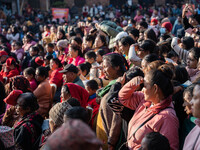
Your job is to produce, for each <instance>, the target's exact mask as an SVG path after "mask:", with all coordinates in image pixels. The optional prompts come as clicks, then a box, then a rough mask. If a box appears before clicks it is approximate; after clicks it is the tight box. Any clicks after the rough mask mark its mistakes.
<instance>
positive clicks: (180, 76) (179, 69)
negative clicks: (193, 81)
mask: <svg viewBox="0 0 200 150" xmlns="http://www.w3.org/2000/svg"><path fill="white" fill-rule="evenodd" d="M173 80H176V81H178V82H179V83H180V84H183V83H185V82H186V81H187V80H189V75H188V72H187V70H186V69H185V67H184V66H176V67H175V77H174V79H173Z"/></svg>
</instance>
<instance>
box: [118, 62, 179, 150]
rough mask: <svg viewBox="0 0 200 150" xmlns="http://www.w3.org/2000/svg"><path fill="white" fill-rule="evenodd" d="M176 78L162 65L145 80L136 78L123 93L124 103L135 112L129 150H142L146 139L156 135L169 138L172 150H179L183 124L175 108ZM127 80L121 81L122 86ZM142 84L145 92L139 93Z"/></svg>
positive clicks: (122, 101)
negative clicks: (180, 131)
mask: <svg viewBox="0 0 200 150" xmlns="http://www.w3.org/2000/svg"><path fill="white" fill-rule="evenodd" d="M172 77H173V72H172V70H171V69H170V67H169V66H168V65H162V66H160V67H159V68H158V69H153V70H150V71H149V72H147V73H146V74H145V78H144V79H143V78H142V77H136V78H133V79H132V80H131V81H129V82H128V83H127V84H125V85H124V86H123V87H122V89H121V90H120V92H119V100H120V102H121V103H122V104H123V105H124V106H126V107H128V108H130V109H132V110H135V113H134V115H133V117H132V119H131V120H130V122H129V125H128V137H127V142H128V148H129V149H132V150H136V149H138V148H139V147H140V146H141V141H142V139H143V137H144V136H145V135H146V134H147V133H150V132H152V131H153V132H160V133H161V134H162V135H164V136H166V137H167V139H168V140H169V143H170V148H171V149H172V150H177V149H178V146H179V141H178V139H179V138H178V128H179V122H178V119H177V117H176V113H175V110H174V108H173V104H172V97H171V95H172V94H173V85H172V82H171V79H172ZM124 80H125V79H122V80H121V84H122V85H123V84H124ZM142 83H144V88H143V90H142V92H137V91H136V90H137V89H138V87H139V86H140V84H142ZM169 122H170V123H169Z"/></svg>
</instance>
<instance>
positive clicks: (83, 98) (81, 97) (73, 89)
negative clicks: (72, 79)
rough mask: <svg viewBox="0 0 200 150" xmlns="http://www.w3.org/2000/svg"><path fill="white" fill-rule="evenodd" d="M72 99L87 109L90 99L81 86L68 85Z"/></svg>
mask: <svg viewBox="0 0 200 150" xmlns="http://www.w3.org/2000/svg"><path fill="white" fill-rule="evenodd" d="M65 85H67V87H68V90H69V92H70V95H71V97H73V98H76V99H77V100H78V101H79V102H80V104H81V106H82V107H84V108H86V106H87V101H88V99H89V94H88V92H87V91H86V90H85V89H84V88H82V87H81V86H79V85H77V84H74V83H66V84H65Z"/></svg>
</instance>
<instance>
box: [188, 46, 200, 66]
mask: <svg viewBox="0 0 200 150" xmlns="http://www.w3.org/2000/svg"><path fill="white" fill-rule="evenodd" d="M199 57H200V48H196V47H194V48H192V49H191V50H190V51H189V54H188V57H187V66H188V68H191V69H196V68H197V67H198V66H197V65H198V62H199Z"/></svg>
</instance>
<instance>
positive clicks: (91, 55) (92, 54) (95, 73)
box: [85, 51, 99, 80]
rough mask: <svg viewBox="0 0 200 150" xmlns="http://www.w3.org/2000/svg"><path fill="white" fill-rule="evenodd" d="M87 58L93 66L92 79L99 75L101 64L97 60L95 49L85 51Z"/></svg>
mask: <svg viewBox="0 0 200 150" xmlns="http://www.w3.org/2000/svg"><path fill="white" fill-rule="evenodd" d="M85 60H86V62H89V63H90V64H91V65H92V68H91V69H90V80H92V79H93V78H98V77H99V72H98V67H99V64H98V63H97V61H96V54H95V52H94V51H88V52H87V53H85Z"/></svg>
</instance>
